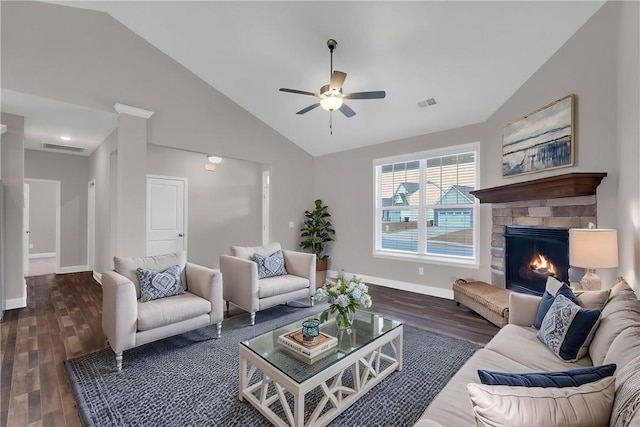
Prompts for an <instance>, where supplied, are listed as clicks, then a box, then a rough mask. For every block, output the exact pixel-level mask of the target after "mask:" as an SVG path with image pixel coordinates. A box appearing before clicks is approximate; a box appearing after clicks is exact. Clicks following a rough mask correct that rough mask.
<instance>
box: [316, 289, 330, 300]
mask: <svg viewBox="0 0 640 427" xmlns="http://www.w3.org/2000/svg"><path fill="white" fill-rule="evenodd" d="M328 297H329V294H328V293H327V291H326V290H325V289H324V288H319V289H317V290H316V295H315V299H318V300H321V299H325V298H328Z"/></svg>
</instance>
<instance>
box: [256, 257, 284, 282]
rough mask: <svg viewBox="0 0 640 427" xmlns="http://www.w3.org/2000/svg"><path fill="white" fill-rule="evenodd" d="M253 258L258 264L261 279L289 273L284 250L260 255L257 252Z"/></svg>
mask: <svg viewBox="0 0 640 427" xmlns="http://www.w3.org/2000/svg"><path fill="white" fill-rule="evenodd" d="M251 259H253V261H254V262H255V263H256V264H258V278H259V279H265V278H267V277H274V276H282V275H284V274H287V269H286V268H285V267H284V258H283V256H282V251H276V252H274V253H273V254H271V255H269V256H264V255H260V254H259V253H257V252H256V253H254V254H253V256H252V257H251Z"/></svg>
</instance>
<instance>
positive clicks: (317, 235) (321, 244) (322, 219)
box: [300, 199, 336, 261]
mask: <svg viewBox="0 0 640 427" xmlns="http://www.w3.org/2000/svg"><path fill="white" fill-rule="evenodd" d="M304 216H305V217H306V218H307V219H306V220H305V221H304V226H303V227H302V228H301V229H300V231H301V235H300V237H302V241H301V242H300V247H301V248H302V249H305V250H307V251H309V252H311V253H312V254H315V255H316V258H317V259H318V261H326V260H327V259H328V258H329V256H328V255H325V254H323V252H324V248H325V245H326V244H327V242H332V241H333V237H334V236H335V234H336V232H335V230H334V229H333V225H332V224H331V220H330V218H331V214H330V213H329V212H327V207H326V206H324V205H323V204H322V200H320V199H318V200H316V201H315V208H314V209H313V210H312V211H305V212H304Z"/></svg>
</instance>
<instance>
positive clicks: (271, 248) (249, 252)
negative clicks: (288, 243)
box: [231, 242, 282, 261]
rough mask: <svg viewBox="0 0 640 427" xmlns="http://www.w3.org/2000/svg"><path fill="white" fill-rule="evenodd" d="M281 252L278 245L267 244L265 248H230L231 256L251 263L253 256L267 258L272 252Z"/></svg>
mask: <svg viewBox="0 0 640 427" xmlns="http://www.w3.org/2000/svg"><path fill="white" fill-rule="evenodd" d="M280 250H282V247H281V246H280V243H278V242H275V243H269V244H268V245H265V246H231V255H233V256H237V257H239V258H244V259H248V260H250V261H253V259H252V258H253V254H255V253H257V254H260V255H263V256H269V255H271V254H272V253H274V252H277V251H280Z"/></svg>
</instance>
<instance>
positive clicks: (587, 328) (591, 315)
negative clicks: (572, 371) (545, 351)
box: [538, 295, 600, 362]
mask: <svg viewBox="0 0 640 427" xmlns="http://www.w3.org/2000/svg"><path fill="white" fill-rule="evenodd" d="M599 321H600V310H596V309H588V308H581V307H580V306H579V305H577V304H575V303H573V302H572V301H570V300H569V299H568V298H566V297H565V296H564V295H557V296H556V298H555V300H554V301H553V304H551V307H550V308H549V311H548V312H547V314H546V315H545V316H544V320H543V321H542V326H541V327H540V331H538V339H540V341H542V342H543V343H545V344H546V345H547V347H549V349H550V350H551V351H552V352H553V353H555V354H556V355H557V356H558V357H560V358H561V359H562V360H565V361H567V362H575V361H576V360H578V359H580V358H581V357H583V356H584V355H585V354H586V353H587V350H588V349H589V344H590V343H591V339H592V338H593V333H594V332H595V329H596V328H597V327H598V323H599Z"/></svg>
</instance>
